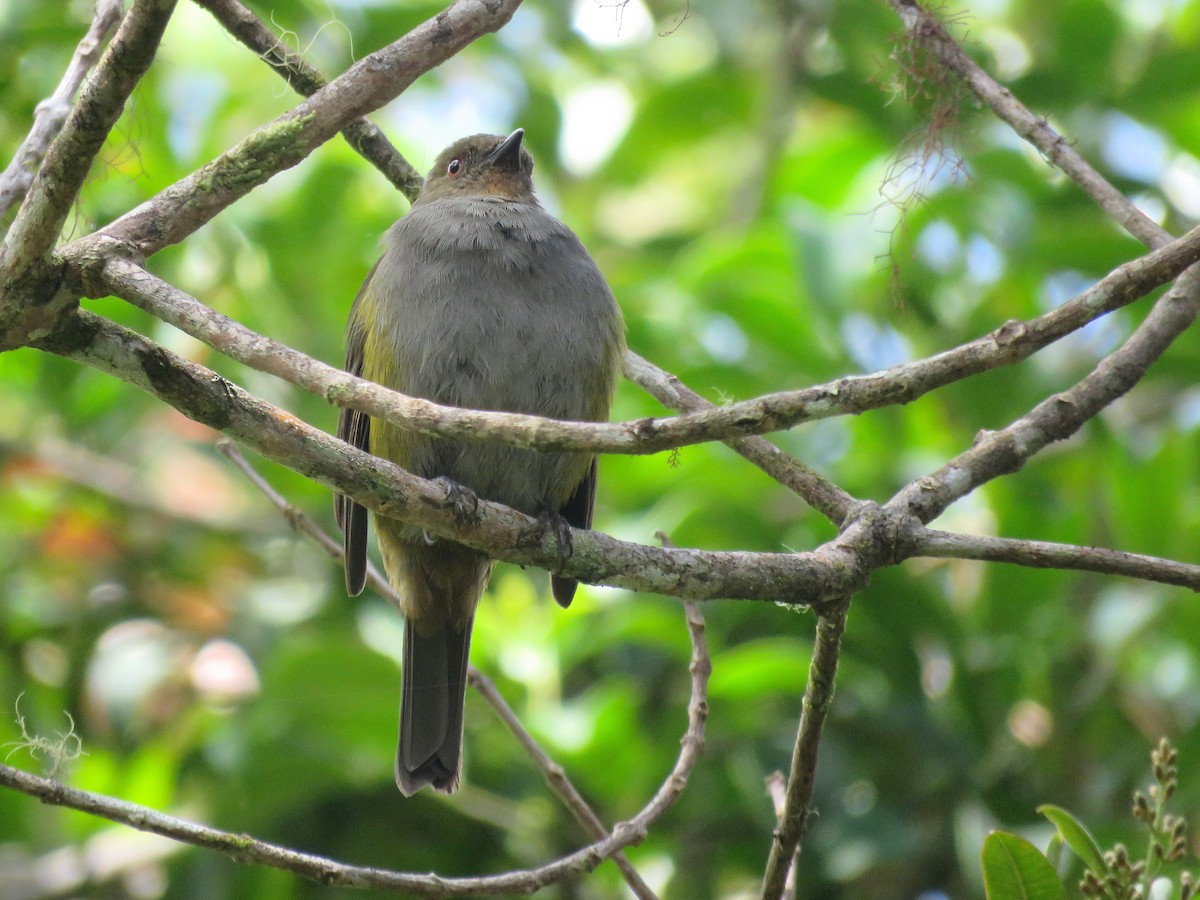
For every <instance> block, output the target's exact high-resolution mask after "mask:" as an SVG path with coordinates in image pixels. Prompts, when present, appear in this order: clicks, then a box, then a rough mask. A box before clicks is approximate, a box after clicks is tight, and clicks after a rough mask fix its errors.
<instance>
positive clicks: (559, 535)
mask: <svg viewBox="0 0 1200 900" xmlns="http://www.w3.org/2000/svg"><path fill="white" fill-rule="evenodd" d="M538 518H539V519H541V520H542V521H543V522H545V523H546V527H547V528H548V529H550V530H551V531H553V532H554V540H555V541H556V542H557V544H558V563H559V566H560V567H561V566H562V565H563V564H565V563H566V561H567V560H568V559H570V558H571V554H572V553H574V552H575V539H574V538H573V537H572V535H571V523H570V522H568V521H567V520H566V519H565V518H563V517H562V516H561V515H559V514H558V513H556V512H554V511H553V510H545V511H543V512H542V514H541V515H540V516H538Z"/></svg>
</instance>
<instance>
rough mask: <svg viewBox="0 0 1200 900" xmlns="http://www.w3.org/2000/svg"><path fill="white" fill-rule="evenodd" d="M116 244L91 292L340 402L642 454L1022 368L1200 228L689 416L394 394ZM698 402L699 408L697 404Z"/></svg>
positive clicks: (99, 261)
mask: <svg viewBox="0 0 1200 900" xmlns="http://www.w3.org/2000/svg"><path fill="white" fill-rule="evenodd" d="M112 249H113V246H112V244H111V242H106V243H100V244H87V245H81V246H75V245H72V246H71V247H69V248H67V253H68V255H69V258H70V259H71V260H72V261H73V265H74V266H75V267H76V268H77V269H78V271H79V278H80V280H81V281H82V284H83V288H84V290H85V291H86V292H87V293H88V294H90V295H93V296H101V295H104V294H109V293H111V294H113V295H115V296H118V297H122V298H123V299H125V300H128V301H129V302H130V303H133V304H134V305H136V306H139V307H140V308H142V309H144V310H146V311H147V312H149V313H151V314H152V315H154V316H156V317H157V318H160V319H162V320H163V321H165V322H168V323H170V324H171V325H174V326H175V327H176V328H179V329H180V330H181V331H184V332H185V333H187V334H190V335H191V336H193V337H195V338H196V339H197V340H200V341H202V342H204V343H206V344H208V345H209V346H210V347H213V348H214V349H216V350H219V351H220V352H222V353H224V354H226V355H227V356H229V357H231V358H233V359H236V360H237V361H238V362H241V363H244V364H245V365H248V366H250V367H251V368H253V369H256V370H258V371H262V372H267V373H268V374H271V375H275V376H277V377H279V378H282V379H284V380H285V381H288V382H290V383H292V384H295V385H297V386H298V387H301V388H304V389H305V390H307V391H309V392H310V393H313V394H316V395H317V396H320V397H324V398H325V399H326V400H328V401H329V402H331V403H334V404H336V405H338V406H342V407H349V408H351V409H358V410H361V411H362V412H365V413H368V414H369V415H372V416H375V417H377V418H381V419H386V420H387V421H389V422H391V423H393V424H395V425H397V426H399V427H401V428H406V429H409V430H412V431H416V432H418V433H421V434H429V435H438V436H443V437H452V438H454V439H456V440H463V441H471V442H500V443H506V444H512V445H514V446H518V447H530V448H536V449H539V450H590V451H595V452H603V453H639V454H641V453H656V452H659V451H661V450H669V449H674V448H676V447H681V446H684V445H687V444H693V443H701V442H704V441H710V440H729V439H731V438H736V437H744V436H747V435H753V434H761V433H764V432H768V431H777V430H782V429H787V428H792V427H794V426H796V425H797V424H799V423H802V422H806V421H812V420H815V419H822V418H828V417H831V416H836V415H845V414H857V413H861V412H864V411H866V410H870V409H878V408H880V407H883V406H889V405H892V404H896V403H909V402H911V401H913V400H915V399H917V398H918V397H920V396H922V395H924V394H926V393H928V392H929V391H932V390H934V389H936V388H939V387H943V386H945V385H947V384H950V383H952V382H954V381H957V380H960V379H962V378H966V377H968V376H969V375H974V374H978V373H980V372H985V371H989V370H991V369H994V368H998V367H1000V366H1004V365H1012V364H1014V363H1016V362H1019V361H1021V360H1024V359H1026V358H1028V357H1029V356H1031V355H1032V354H1033V353H1035V352H1036V351H1037V350H1040V349H1041V348H1042V347H1045V346H1046V345H1048V344H1050V343H1052V342H1054V341H1056V340H1058V339H1060V338H1062V337H1063V336H1065V335H1067V334H1070V333H1071V332H1072V331H1075V330H1077V329H1079V328H1081V327H1083V326H1084V325H1086V324H1087V323H1088V322H1091V321H1093V320H1095V319H1096V318H1098V317H1099V316H1101V315H1103V314H1104V313H1106V312H1110V311H1112V310H1114V309H1117V308H1120V307H1121V306H1124V305H1126V304H1128V303H1131V302H1133V301H1134V300H1136V299H1138V298H1139V297H1141V296H1144V295H1145V294H1146V293H1148V292H1149V291H1151V290H1153V289H1154V288H1156V287H1158V286H1159V285H1161V284H1163V283H1165V282H1167V281H1169V280H1170V279H1171V278H1173V277H1175V276H1176V275H1178V274H1179V273H1180V272H1182V271H1183V270H1184V269H1185V268H1186V267H1187V266H1188V265H1191V264H1192V263H1194V262H1196V261H1197V260H1200V228H1196V229H1193V230H1192V231H1190V232H1188V234H1186V235H1185V236H1184V237H1182V238H1179V239H1178V240H1176V241H1173V242H1171V243H1170V244H1168V245H1167V246H1165V247H1163V248H1162V249H1160V250H1155V251H1152V252H1150V253H1148V254H1146V255H1145V256H1143V257H1140V258H1138V259H1135V260H1132V261H1130V262H1128V263H1125V264H1124V265H1121V266H1118V267H1117V268H1116V269H1114V270H1113V271H1112V272H1110V273H1109V274H1108V275H1106V276H1105V277H1104V278H1101V279H1100V280H1099V281H1097V282H1096V283H1095V284H1094V285H1092V286H1091V287H1090V288H1088V289H1087V290H1086V291H1084V292H1082V293H1081V294H1079V295H1078V296H1076V297H1074V298H1072V299H1071V300H1069V301H1067V302H1066V303H1064V304H1062V305H1061V306H1059V307H1058V308H1056V309H1054V310H1051V311H1050V312H1048V313H1045V314H1044V315H1041V316H1038V317H1036V318H1034V319H1030V320H1028V321H1025V322H1021V321H1010V322H1008V323H1006V324H1005V325H1003V326H1001V327H1000V328H998V329H996V330H995V331H992V332H991V333H989V334H987V335H984V336H983V337H980V338H976V339H975V340H974V341H970V342H968V343H966V344H962V345H960V346H958V347H955V348H954V349H952V350H946V351H943V352H942V353H938V354H936V355H934V356H931V357H928V358H927V359H923V360H918V361H915V362H910V363H903V364H901V365H898V366H893V367H892V368H890V369H885V370H883V371H882V372H878V373H875V374H873V375H858V376H850V377H846V378H842V379H839V380H838V381H835V382H830V383H828V384H823V385H816V386H814V387H810V388H805V389H802V390H796V391H783V392H779V393H775V394H767V395H764V396H762V397H758V398H755V399H753V400H746V401H742V402H740V403H733V404H730V405H728V406H722V407H712V406H711V405H709V406H707V407H704V408H702V409H701V411H698V412H690V413H685V414H684V415H680V416H674V417H668V418H658V419H642V420H639V421H636V422H612V423H602V424H600V423H592V422H573V423H570V422H558V421H555V420H553V419H545V418H542V417H540V416H526V415H520V414H517V413H500V412H483V411H479V410H466V409H460V408H458V407H450V406H440V405H438V404H436V403H431V402H430V401H428V400H422V399H420V398H416V397H408V396H406V395H404V394H400V393H397V392H395V391H389V390H387V389H386V388H383V387H380V386H378V385H375V384H373V383H371V382H369V381H364V380H363V379H361V378H356V377H355V376H353V375H350V374H349V373H347V372H344V371H342V370H341V369H337V368H334V367H333V366H329V365H326V364H325V363H322V362H319V361H318V360H314V359H313V358H312V357H309V356H306V355H305V354H303V353H300V352H299V351H297V350H293V349H292V348H290V347H288V346H286V345H284V344H282V343H280V342H279V341H274V340H271V339H270V338H267V337H264V336H263V335H260V334H257V333H256V332H254V331H251V330H250V329H249V328H246V327H245V326H244V325H241V324H240V323H238V322H235V321H234V320H232V319H230V318H228V317H227V316H224V315H221V314H220V313H217V312H215V311H213V310H212V309H210V308H209V307H207V306H205V305H204V304H203V303H201V302H200V301H198V300H196V299H195V298H193V297H190V296H189V295H187V294H186V293H184V292H183V291H181V290H179V289H178V288H176V287H174V286H173V285H171V284H169V283H167V282H165V281H163V280H161V279H159V278H157V277H155V276H153V275H151V274H149V273H148V272H146V271H145V270H144V269H143V268H141V267H140V266H139V265H137V264H136V263H134V262H132V261H130V260H128V259H123V258H120V257H114V256H111V255H110V251H111V250H112ZM629 365H630V367H631V368H632V369H633V370H634V371H640V372H643V373H645V371H646V370H645V368H644V366H643V365H640V364H639V363H638V362H637V360H636V359H634V358H632V357H630V359H629ZM646 377H647V378H648V376H646ZM647 383H650V381H649V380H648V382H647ZM656 390H658V389H656ZM674 394H675V395H676V396H677V401H676V402H678V400H679V399H681V398H685V393H684V390H683V388H682V386H681V385H679V386H676V387H675V388H674ZM665 395H666V394H665V393H664V396H665ZM688 402H689V403H691V404H692V405H693V406H695V403H694V401H692V400H688ZM696 408H698V409H699V408H700V407H696ZM752 452H758V451H752ZM781 474H782V473H781ZM787 477H792V478H793V480H795V478H796V476H795V475H792V476H787ZM804 477H805V481H806V482H807V483H806V484H805V485H804V491H805V492H807V493H803V492H802V493H801V496H806V498H807V497H808V495H811V497H812V501H813V504H814V506H817V508H818V509H822V511H828V514H832V515H840V516H841V517H842V518H844V517H845V514H846V511H847V509H848V504H847V499H848V495H846V496H840V495H838V494H837V492H836V491H831V490H830V489H829V488H828V486H827V485H826V486H824V487H822V486H821V485H820V484H819V483H818V482H814V481H813V476H812V473H811V472H810V473H807V474H806V475H805V476H804Z"/></svg>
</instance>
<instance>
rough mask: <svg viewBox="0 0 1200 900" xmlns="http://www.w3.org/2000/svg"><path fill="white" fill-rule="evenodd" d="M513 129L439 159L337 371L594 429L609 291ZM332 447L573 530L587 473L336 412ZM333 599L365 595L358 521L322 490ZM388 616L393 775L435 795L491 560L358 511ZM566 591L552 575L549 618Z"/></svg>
mask: <svg viewBox="0 0 1200 900" xmlns="http://www.w3.org/2000/svg"><path fill="white" fill-rule="evenodd" d="M524 135H525V132H524V130H523V129H520V128H518V129H517V130H516V131H514V132H512V134H510V135H508V136H507V137H505V136H502V135H494V134H475V135H471V136H469V137H464V138H462V139H460V140H458V141H455V142H454V143H453V144H451V145H450V146H449V147H448V148H446V149H445V150H443V151H442V153H441V154H440V155H439V156H438V157H437V159H436V161H435V162H434V164H433V167H432V169H431V170H430V171H429V174H428V176H427V177H426V179H425V181H424V183H423V186H422V188H421V191H420V193H419V195H418V196H417V198H416V200H415V201H414V202H413V205H412V208H411V209H410V210H409V212H408V214H407V215H405V216H404V217H403V218H401V219H400V220H399V221H398V222H397V223H396V224H395V225H393V226H392V227H391V228H390V229H389V230H388V231H387V233H386V234H385V236H384V238H383V252H382V254H381V256H380V257H379V260H378V261H377V262H376V263H375V265H374V267H373V268H372V269H371V271H370V273H369V274H368V275H367V278H366V280H365V281H364V282H363V285H362V287H361V288H360V289H359V292H358V294H357V296H356V297H355V299H354V303H353V305H352V307H351V310H350V316H349V321H348V324H347V327H346V363H345V368H346V370H347V371H348V372H350V373H352V374H354V375H358V376H360V377H362V378H365V379H368V380H370V381H373V382H376V383H378V384H381V385H383V386H385V387H389V388H392V389H394V390H397V391H400V392H402V393H405V394H408V395H410V396H416V397H423V398H426V399H428V400H432V401H434V402H436V403H440V404H444V405H449V406H457V407H463V408H468V409H481V410H500V411H506V412H517V413H529V414H534V415H539V416H546V417H550V418H554V419H564V420H572V421H588V422H602V421H606V420H607V419H608V416H609V411H610V408H611V405H612V400H613V394H614V391H615V388H616V381H617V376H618V374H619V372H620V368H621V359H622V356H623V354H624V350H625V327H624V322H623V318H622V315H621V311H620V309H619V308H618V306H617V303H616V300H615V298H614V296H613V293H612V291H611V289H610V288H609V286H608V283H607V282H606V281H605V279H604V276H603V275H602V274H601V272H600V269H599V267H598V266H597V265H596V263H595V261H594V260H593V259H592V257H591V255H590V254H589V253H588V251H587V250H586V249H585V248H584V246H583V244H582V243H581V242H580V240H579V238H578V237H577V236H576V235H575V233H574V232H573V231H571V229H570V228H568V227H567V226H566V225H565V224H563V223H562V222H561V221H559V220H558V219H557V218H556V217H555V216H553V215H552V214H551V213H549V212H547V211H546V210H545V209H544V208H543V207H542V206H541V204H540V202H539V201H538V199H537V197H536V196H535V193H534V187H533V158H532V156H531V154H530V153H529V150H528V149H527V148H526V147H525V146H524ZM337 433H338V437H339V438H341V439H342V440H343V441H346V442H347V443H349V444H351V445H353V446H355V447H357V448H359V449H360V450H366V451H368V452H370V453H372V454H374V455H375V456H379V457H382V458H384V459H388V460H390V461H392V462H394V463H396V464H397V465H399V466H401V467H402V468H404V469H406V470H407V471H409V472H411V473H412V474H414V475H417V476H420V477H422V478H431V479H433V478H440V479H445V480H447V481H448V482H449V483H450V485H452V486H453V487H454V489H455V490H456V491H461V492H463V494H464V495H466V496H470V495H474V496H475V497H478V498H484V499H487V500H492V501H495V502H498V503H502V504H505V505H507V506H510V507H512V508H514V509H517V510H519V511H521V512H523V513H526V514H528V515H533V516H539V517H545V518H547V519H548V520H550V521H551V522H553V523H555V524H556V525H557V526H559V527H560V532H565V534H566V535H567V536H569V534H570V532H569V530H566V529H562V528H561V526H562V525H564V524H566V525H570V526H573V527H575V528H583V529H588V528H591V524H592V512H593V507H594V503H595V496H596V473H597V465H596V463H597V460H596V457H595V455H594V454H591V453H585V452H545V453H542V452H538V451H536V450H529V449H522V448H518V447H512V446H507V445H501V444H483V443H466V442H461V441H455V440H449V439H446V438H440V437H429V436H426V435H422V434H417V433H416V432H414V431H410V430H406V429H403V428H400V427H398V426H396V425H393V424H390V423H388V422H386V421H384V420H381V419H373V418H371V417H369V416H367V415H366V414H364V413H361V412H358V411H357V410H351V409H343V410H342V411H341V414H340V417H339V420H338V431H337ZM335 511H336V517H337V521H338V524H339V526H340V527H341V529H342V532H343V536H344V545H345V574H346V589H347V592H348V593H349V594H350V595H351V596H357V595H358V594H359V593H361V591H362V590H363V587H364V585H365V581H366V566H367V530H368V524H367V511H366V509H365V508H364V507H362V506H361V505H360V504H358V503H357V502H355V501H354V500H353V499H352V498H350V497H347V496H344V495H338V496H337V497H336V498H335ZM373 521H374V527H375V531H376V536H377V539H378V543H379V550H380V555H381V557H382V559H383V564H384V568H385V569H386V571H387V575H388V580H389V582H390V584H391V586H392V588H393V590H394V591H395V593H396V594H397V595H398V596H399V598H400V602H401V612H402V613H403V616H404V652H403V655H402V689H401V703H400V728H399V732H400V734H399V746H398V748H397V753H396V764H395V778H396V784H397V786H398V787H399V789H400V791H401V793H403V794H404V795H405V796H406V797H408V796H412V795H413V794H415V793H416V792H417V791H419V790H420V789H421V788H423V787H425V786H426V785H431V786H432V787H433V788H434V789H435V790H438V791H442V792H445V793H450V792H452V791H454V790H455V789H456V788H457V786H458V782H459V779H460V773H461V766H462V740H463V703H464V699H465V697H464V695H465V691H466V667H467V658H468V654H469V651H470V642H471V626H472V623H473V621H474V617H475V610H476V606H477V604H478V603H479V599H480V597H481V596H482V594H483V592H484V590H485V588H486V586H487V583H488V579H489V577H490V575H491V572H492V568H493V566H494V565H495V561H494V560H492V559H490V558H489V557H488V556H486V555H485V554H483V553H481V552H479V551H478V550H474V549H472V548H470V547H466V546H463V545H462V544H458V543H455V542H454V541H452V540H446V539H444V538H435V537H432V536H430V535H428V534H427V533H426V532H424V531H423V530H422V529H420V528H418V527H414V526H412V525H407V524H405V523H404V522H401V521H399V520H397V519H392V518H388V517H386V516H381V515H375V516H373ZM576 587H577V582H576V581H575V580H574V579H571V578H567V577H560V576H557V575H552V576H551V590H552V593H553V595H554V598H555V600H556V601H557V602H558V603H559V605H561V606H563V607H564V608H565V607H567V606H569V605H570V603H571V600H572V598H573V597H574V595H575V589H576Z"/></svg>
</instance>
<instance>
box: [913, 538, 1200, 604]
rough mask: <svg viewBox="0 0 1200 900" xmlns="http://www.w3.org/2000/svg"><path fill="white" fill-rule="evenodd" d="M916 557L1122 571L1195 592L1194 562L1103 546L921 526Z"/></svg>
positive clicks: (1198, 587)
mask: <svg viewBox="0 0 1200 900" xmlns="http://www.w3.org/2000/svg"><path fill="white" fill-rule="evenodd" d="M917 548H918V549H917V553H918V554H919V555H920V556H927V557H934V558H939V559H976V560H981V561H986V562H1006V563H1013V564H1014V565H1018V566H1029V567H1031V568H1035V569H1075V570H1079V571H1083V572H1099V573H1101V574H1104V575H1124V576H1126V577H1129V578H1138V579H1141V580H1142V581H1153V582H1157V583H1159V584H1174V585H1178V586H1179V587H1185V588H1190V589H1191V590H1193V591H1200V565H1192V564H1189V563H1182V562H1177V561H1176V560H1173V559H1163V558H1161V557H1158V556H1144V555H1142V554H1141V553H1125V552H1123V551H1120V550H1108V549H1106V548H1103V547H1082V546H1079V545H1077V544H1058V543H1052V542H1050V541H1030V540H1022V539H1017V538H1004V537H990V536H987V535H975V534H951V533H950V532H946V531H937V530H935V529H926V530H924V531H923V532H922V533H921V536H920V537H919V538H918V540H917Z"/></svg>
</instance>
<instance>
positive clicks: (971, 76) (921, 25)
mask: <svg viewBox="0 0 1200 900" xmlns="http://www.w3.org/2000/svg"><path fill="white" fill-rule="evenodd" d="M887 2H888V3H889V5H891V7H892V9H893V10H895V12H896V15H898V16H899V17H900V21H901V22H903V23H904V27H905V30H906V31H907V33H908V37H909V40H914V41H919V42H921V44H922V45H923V46H925V47H927V48H928V49H929V50H931V51H933V53H934V54H935V55H936V56H937V58H938V59H939V60H940V61H941V62H942V64H943V65H945V66H946V67H947V68H948V69H949V70H950V71H952V72H954V73H955V74H957V75H958V76H959V77H961V78H962V79H963V80H964V81H965V82H966V84H967V86H968V87H970V89H971V90H972V91H973V92H974V93H975V96H977V97H978V98H979V99H980V100H981V101H982V102H983V103H984V105H986V106H987V107H988V108H989V109H991V110H992V112H994V113H995V114H996V116H997V117H998V118H1000V119H1001V120H1002V121H1004V122H1006V123H1008V125H1009V126H1011V127H1012V129H1013V131H1015V132H1016V133H1017V134H1018V135H1019V136H1020V137H1021V138H1023V139H1024V140H1026V141H1028V142H1029V143H1030V144H1032V145H1033V146H1034V147H1036V148H1037V149H1038V150H1039V151H1040V152H1041V154H1042V156H1043V157H1045V159H1046V160H1047V161H1048V162H1050V163H1051V164H1052V165H1055V166H1057V167H1058V168H1059V169H1061V170H1062V172H1063V173H1064V174H1066V175H1067V177H1069V178H1070V179H1071V180H1072V181H1074V182H1075V184H1077V185H1078V186H1079V188H1080V189H1081V190H1082V191H1083V192H1084V193H1085V194H1087V195H1088V196H1089V197H1091V198H1092V199H1093V200H1095V201H1096V203H1097V204H1099V206H1100V208H1101V209H1103V210H1104V212H1105V213H1106V214H1107V215H1108V216H1109V217H1110V218H1111V219H1112V220H1113V221H1114V222H1116V223H1117V224H1119V225H1120V226H1121V227H1122V228H1124V229H1125V230H1126V231H1128V232H1129V233H1130V234H1131V235H1133V236H1134V237H1135V238H1137V239H1138V240H1139V241H1141V242H1142V243H1143V244H1145V245H1146V246H1147V247H1152V248H1157V247H1162V246H1164V245H1166V244H1167V243H1169V242H1170V240H1171V234H1170V232H1168V231H1166V230H1165V229H1163V228H1161V227H1160V226H1159V225H1158V224H1157V223H1156V222H1154V221H1153V220H1152V219H1151V218H1149V217H1148V216H1147V215H1146V214H1145V213H1143V212H1142V211H1141V210H1140V209H1138V208H1137V207H1136V206H1134V205H1133V203H1132V202H1131V201H1130V200H1129V199H1128V198H1127V197H1125V195H1124V194H1122V193H1121V192H1120V191H1118V190H1117V189H1116V188H1115V187H1113V185H1112V184H1111V183H1110V182H1109V181H1108V180H1107V179H1105V178H1104V176H1102V175H1101V174H1100V173H1099V172H1097V171H1096V170H1095V169H1094V168H1093V167H1092V166H1091V164H1090V163H1088V162H1087V160H1085V159H1084V158H1083V157H1082V156H1081V155H1080V153H1079V151H1077V150H1076V149H1075V148H1074V147H1073V146H1072V145H1071V143H1070V142H1069V141H1067V140H1066V139H1065V138H1064V137H1063V136H1062V135H1061V134H1059V133H1058V132H1057V131H1055V130H1054V129H1053V128H1051V127H1050V123H1049V122H1047V121H1046V120H1045V119H1044V118H1041V117H1039V116H1035V115H1034V114H1033V113H1032V112H1030V111H1029V109H1028V108H1027V107H1026V106H1025V105H1024V104H1023V103H1021V102H1020V101H1019V100H1017V99H1016V98H1015V97H1014V96H1013V94H1012V91H1010V90H1009V89H1008V88H1006V87H1004V86H1003V85H1001V84H1000V83H999V82H997V81H996V80H995V79H994V78H992V77H991V76H990V75H989V74H988V73H987V72H985V71H984V70H983V69H982V68H981V67H980V65H979V64H978V63H977V62H975V60H973V59H971V57H969V56H968V55H967V54H966V53H965V52H963V49H962V47H961V46H959V44H958V41H956V40H955V39H954V38H952V37H951V36H950V35H949V34H948V33H947V31H946V29H945V27H944V26H943V25H942V23H941V22H940V21H938V19H937V18H936V17H935V16H932V15H930V13H929V12H928V11H926V10H925V9H924V8H922V7H921V5H920V4H919V3H917V2H916V0H887Z"/></svg>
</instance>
